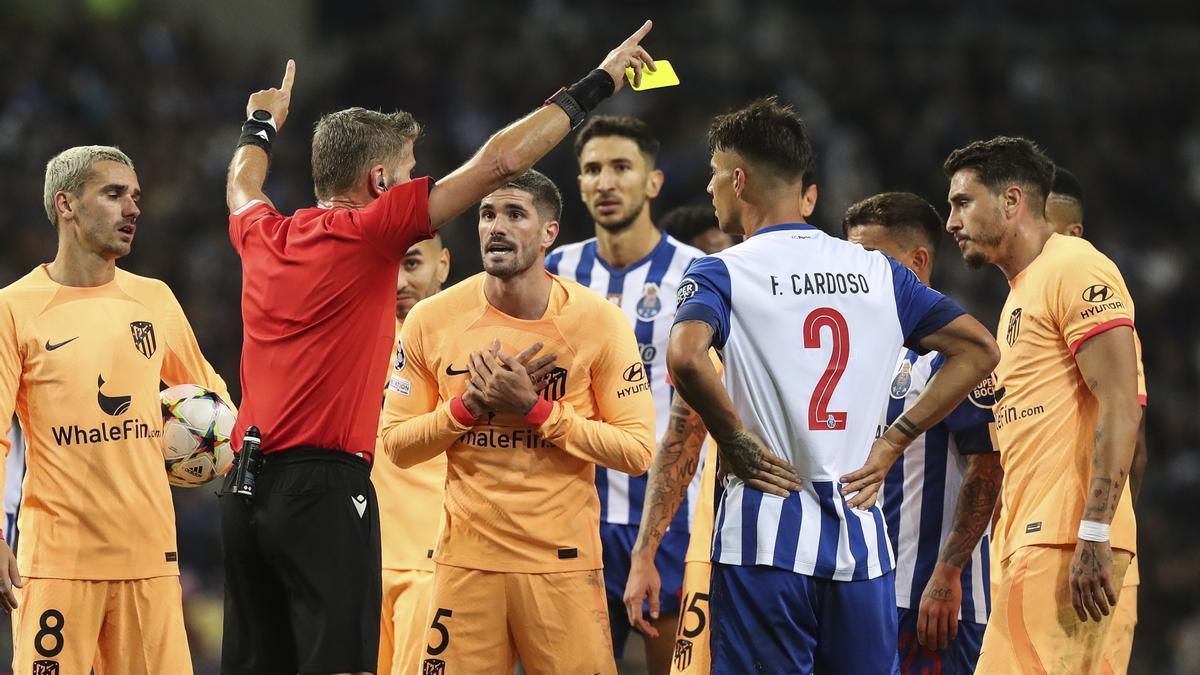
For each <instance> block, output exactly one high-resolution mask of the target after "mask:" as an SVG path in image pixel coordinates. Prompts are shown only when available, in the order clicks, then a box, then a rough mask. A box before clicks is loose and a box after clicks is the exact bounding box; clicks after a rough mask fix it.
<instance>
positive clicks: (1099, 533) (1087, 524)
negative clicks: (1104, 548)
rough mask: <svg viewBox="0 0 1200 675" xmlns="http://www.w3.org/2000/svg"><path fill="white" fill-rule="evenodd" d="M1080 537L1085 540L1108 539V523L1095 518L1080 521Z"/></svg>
mask: <svg viewBox="0 0 1200 675" xmlns="http://www.w3.org/2000/svg"><path fill="white" fill-rule="evenodd" d="M1079 538H1080V539H1082V540H1084V541H1108V524H1107V523H1097V522H1096V521H1094V520H1081V521H1079Z"/></svg>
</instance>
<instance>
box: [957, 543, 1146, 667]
mask: <svg viewBox="0 0 1200 675" xmlns="http://www.w3.org/2000/svg"><path fill="white" fill-rule="evenodd" d="M1074 555H1075V547H1073V546H1024V547H1022V548H1020V549H1017V551H1016V552H1014V553H1013V554H1012V555H1011V556H1009V557H1008V559H1007V560H1004V561H1003V562H1001V563H1000V566H999V567H1000V575H1001V578H1000V580H999V584H998V592H997V593H996V594H995V595H993V596H992V614H991V616H990V617H989V618H988V625H987V631H986V632H984V635H983V647H982V649H981V650H980V654H979V663H978V665H977V666H976V669H975V672H976V673H980V674H981V675H998V674H1005V675H1007V674H1008V673H1013V674H1022V675H1024V674H1035V673H1040V674H1049V675H1055V674H1057V673H1071V675H1102V674H1105V673H1108V672H1111V670H1110V668H1109V667H1108V660H1107V658H1106V651H1107V649H1108V647H1107V640H1108V635H1109V632H1110V630H1111V629H1112V627H1113V625H1114V624H1115V623H1117V622H1118V620H1117V618H1116V617H1117V616H1118V615H1120V613H1121V610H1122V609H1124V608H1123V607H1122V605H1121V603H1123V602H1125V600H1126V597H1125V591H1127V590H1129V589H1122V590H1121V592H1120V594H1119V595H1118V598H1117V610H1116V611H1115V612H1111V613H1110V614H1109V615H1108V616H1106V617H1104V620H1103V621H1101V622H1100V623H1096V622H1095V621H1091V620H1088V621H1080V620H1079V617H1078V616H1076V614H1075V609H1074V608H1073V607H1072V606H1071V589H1070V586H1069V583H1068V580H1069V577H1070V569H1071V559H1072V558H1073V557H1074ZM1132 557H1133V556H1132V554H1130V553H1129V552H1127V551H1121V550H1117V551H1113V576H1114V577H1115V581H1116V585H1117V586H1118V587H1120V586H1121V585H1122V583H1123V581H1124V578H1125V572H1126V569H1127V568H1128V567H1129V561H1130V560H1131V559H1132ZM1130 604H1131V605H1132V604H1134V603H1130Z"/></svg>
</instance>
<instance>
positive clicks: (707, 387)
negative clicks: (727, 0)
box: [667, 321, 800, 497]
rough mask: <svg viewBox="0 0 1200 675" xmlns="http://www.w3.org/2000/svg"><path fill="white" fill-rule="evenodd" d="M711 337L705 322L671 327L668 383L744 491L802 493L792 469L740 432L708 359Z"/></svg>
mask: <svg viewBox="0 0 1200 675" xmlns="http://www.w3.org/2000/svg"><path fill="white" fill-rule="evenodd" d="M712 338H713V328H712V326H709V325H708V324H707V323H705V322H703V321H681V322H679V323H677V324H675V326H674V327H673V328H672V329H671V342H670V345H669V348H668V350H667V369H668V371H669V372H670V374H671V382H673V383H674V384H675V388H676V391H678V392H679V395H680V396H682V397H683V400H684V401H686V402H687V403H688V405H690V406H692V408H693V409H694V410H695V411H696V412H697V413H698V414H699V415H700V419H701V420H702V421H703V422H704V426H705V428H707V429H708V432H709V433H710V434H712V437H713V439H714V440H715V441H716V442H717V449H718V450H719V451H720V453H721V461H722V464H723V465H725V466H726V468H727V469H728V470H729V471H730V472H731V473H733V474H734V475H735V476H737V477H738V478H741V479H742V480H744V481H746V485H747V486H749V487H753V488H755V489H758V490H762V491H763V492H767V493H769V494H773V495H776V496H779V497H786V496H787V495H788V493H790V492H795V491H797V490H799V489H800V477H799V475H797V473H796V469H795V467H793V466H792V465H791V464H790V463H788V462H787V461H785V460H783V459H781V458H779V457H777V456H775V455H774V454H772V453H771V452H770V451H768V450H767V449H766V446H765V445H764V444H763V442H762V441H761V440H759V439H757V438H755V437H754V436H753V435H752V434H750V433H749V432H747V431H746V430H745V429H743V428H742V422H741V420H740V419H739V418H738V414H737V410H736V409H735V408H734V407H733V401H732V400H730V398H729V393H728V392H726V391H725V386H724V384H722V382H721V378H720V376H718V375H717V370H716V368H715V367H714V366H713V364H712V361H711V360H710V359H709V355H708V350H709V348H710V347H711V346H712Z"/></svg>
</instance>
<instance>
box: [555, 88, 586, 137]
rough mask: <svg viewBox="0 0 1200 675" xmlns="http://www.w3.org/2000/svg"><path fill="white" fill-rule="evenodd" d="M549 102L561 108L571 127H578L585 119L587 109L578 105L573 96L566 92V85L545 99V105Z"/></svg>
mask: <svg viewBox="0 0 1200 675" xmlns="http://www.w3.org/2000/svg"><path fill="white" fill-rule="evenodd" d="M551 103H553V104H555V105H557V106H558V107H560V108H562V110H563V112H565V113H567V117H568V118H569V119H570V120H571V128H572V129H576V128H578V127H579V125H580V124H583V121H584V120H586V119H587V111H586V110H584V109H583V106H581V105H579V102H578V101H576V100H575V97H574V96H571V95H570V94H568V93H567V88H566V87H563V88H561V89H559V90H558V91H556V92H554V95H553V96H551V97H550V98H548V99H546V105H550V104H551Z"/></svg>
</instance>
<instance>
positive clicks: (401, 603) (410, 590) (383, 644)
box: [376, 569, 433, 675]
mask: <svg viewBox="0 0 1200 675" xmlns="http://www.w3.org/2000/svg"><path fill="white" fill-rule="evenodd" d="M432 597H433V572H430V571H428V570H388V569H385V570H383V616H382V617H381V619H380V623H379V669H378V670H377V671H376V672H377V673H378V674H379V675H414V673H419V672H421V658H422V656H421V653H422V652H423V651H424V649H425V642H424V639H425V627H426V626H428V625H429V624H428V623H426V621H425V619H426V617H428V616H429V601H430V599H431V598H432Z"/></svg>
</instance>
